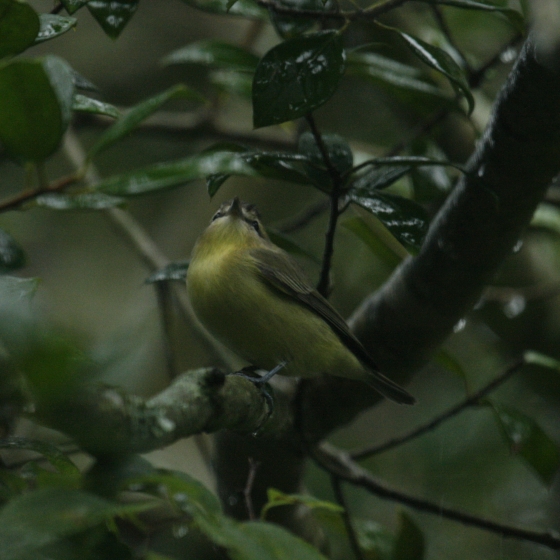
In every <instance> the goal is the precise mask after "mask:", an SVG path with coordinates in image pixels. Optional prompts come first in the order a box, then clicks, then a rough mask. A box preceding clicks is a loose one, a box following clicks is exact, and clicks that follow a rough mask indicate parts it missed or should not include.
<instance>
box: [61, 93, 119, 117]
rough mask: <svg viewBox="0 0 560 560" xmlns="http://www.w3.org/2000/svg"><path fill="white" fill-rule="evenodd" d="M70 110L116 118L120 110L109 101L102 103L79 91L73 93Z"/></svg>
mask: <svg viewBox="0 0 560 560" xmlns="http://www.w3.org/2000/svg"><path fill="white" fill-rule="evenodd" d="M72 111H80V112H82V113H92V114H94V115H105V116H107V117H112V118H113V119H118V118H119V117H120V116H121V112H120V111H119V110H118V109H117V108H116V107H115V106H114V105H111V104H110V103H104V102H103V101H98V100H97V99H92V98H91V97H86V96H85V95H82V94H80V93H76V94H75V95H74V102H73V103H72Z"/></svg>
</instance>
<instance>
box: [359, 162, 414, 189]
mask: <svg viewBox="0 0 560 560" xmlns="http://www.w3.org/2000/svg"><path fill="white" fill-rule="evenodd" d="M409 171H410V167H407V166H404V165H396V166H394V167H393V166H388V167H385V166H383V167H374V168H373V169H370V170H369V171H368V172H366V173H364V174H363V175H362V176H361V177H358V178H357V179H356V180H355V181H354V183H353V185H352V189H353V190H356V191H357V192H360V193H362V194H367V195H368V196H370V195H374V194H375V191H379V190H381V189H385V188H387V187H390V186H391V185H392V184H393V183H395V182H397V181H398V180H399V179H400V178H401V177H404V175H406V174H407V173H408V172H409Z"/></svg>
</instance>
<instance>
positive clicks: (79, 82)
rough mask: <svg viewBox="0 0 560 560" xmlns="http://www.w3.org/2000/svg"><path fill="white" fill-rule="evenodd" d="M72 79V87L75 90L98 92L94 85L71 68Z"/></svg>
mask: <svg viewBox="0 0 560 560" xmlns="http://www.w3.org/2000/svg"><path fill="white" fill-rule="evenodd" d="M72 79H73V80H74V87H75V88H76V89H82V90H84V91H94V92H96V93H98V92H99V88H98V87H97V86H96V85H95V84H94V83H92V82H91V81H90V80H88V79H87V78H85V77H84V76H82V75H81V74H80V73H79V72H76V70H74V69H73V68H72Z"/></svg>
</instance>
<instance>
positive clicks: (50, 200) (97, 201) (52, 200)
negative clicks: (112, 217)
mask: <svg viewBox="0 0 560 560" xmlns="http://www.w3.org/2000/svg"><path fill="white" fill-rule="evenodd" d="M124 202H125V201H124V199H122V198H118V197H116V196H110V195H107V194H103V193H98V192H94V193H81V194H64V193H47V194H42V195H40V196H38V197H37V198H36V199H35V203H36V204H37V205H38V206H42V207H44V208H50V209H51V210H105V209H106V208H114V207H115V206H122V205H123V204H124Z"/></svg>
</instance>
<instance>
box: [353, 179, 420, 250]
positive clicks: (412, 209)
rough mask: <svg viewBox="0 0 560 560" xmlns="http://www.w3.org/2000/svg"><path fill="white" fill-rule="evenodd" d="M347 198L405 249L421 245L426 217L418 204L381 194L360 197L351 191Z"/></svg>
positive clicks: (416, 247) (375, 193) (357, 192)
mask: <svg viewBox="0 0 560 560" xmlns="http://www.w3.org/2000/svg"><path fill="white" fill-rule="evenodd" d="M364 194H365V193H364ZM348 198H349V199H350V200H351V201H352V202H355V203H356V204H358V205H360V206H361V207H362V208H365V209H366V210H369V211H370V212H371V213H372V214H373V215H374V216H375V217H376V218H377V219H378V220H379V221H380V222H381V223H382V224H383V225H384V226H385V227H386V228H387V229H388V230H389V231H390V232H391V233H392V234H393V235H394V236H395V237H396V238H397V240H398V241H399V242H400V243H402V244H403V245H405V246H406V247H407V248H409V249H413V250H418V249H419V248H420V246H421V245H422V242H423V241H424V237H425V236H426V233H427V231H428V217H427V214H426V211H425V210H424V209H423V208H422V207H421V206H420V205H419V204H416V203H415V202H413V201H412V200H409V199H408V198H404V197H402V196H397V195H393V194H387V193H381V192H374V193H372V194H371V195H370V194H366V195H365V196H362V195H361V193H360V191H354V190H352V191H351V192H350V193H349V195H348Z"/></svg>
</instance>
